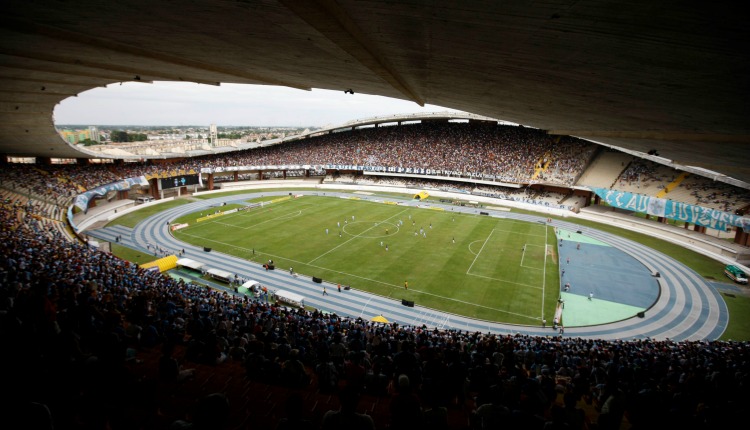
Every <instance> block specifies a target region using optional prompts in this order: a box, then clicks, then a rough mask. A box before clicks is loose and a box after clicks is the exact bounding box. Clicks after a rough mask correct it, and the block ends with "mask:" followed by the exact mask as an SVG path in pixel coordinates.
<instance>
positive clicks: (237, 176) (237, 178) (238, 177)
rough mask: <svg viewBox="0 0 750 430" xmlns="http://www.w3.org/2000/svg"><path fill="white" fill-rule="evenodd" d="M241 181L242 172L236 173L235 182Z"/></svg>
mask: <svg viewBox="0 0 750 430" xmlns="http://www.w3.org/2000/svg"><path fill="white" fill-rule="evenodd" d="M239 180H240V172H238V171H235V172H234V182H237V181H239Z"/></svg>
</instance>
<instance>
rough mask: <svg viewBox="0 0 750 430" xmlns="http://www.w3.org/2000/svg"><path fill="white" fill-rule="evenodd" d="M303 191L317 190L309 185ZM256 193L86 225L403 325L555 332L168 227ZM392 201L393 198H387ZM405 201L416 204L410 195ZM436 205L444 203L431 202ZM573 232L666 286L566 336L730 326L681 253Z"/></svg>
mask: <svg viewBox="0 0 750 430" xmlns="http://www.w3.org/2000/svg"><path fill="white" fill-rule="evenodd" d="M288 193H289V191H288V190H285V191H279V192H264V195H279V196H282V195H288ZM300 193H301V194H310V195H315V194H318V193H314V192H313V193H311V192H309V191H301V192H300ZM326 195H327V196H333V197H336V196H339V195H342V196H347V195H350V194H347V193H332V192H326ZM253 197H257V193H249V194H246V195H232V196H226V197H218V198H215V199H210V200H202V201H197V202H193V203H189V204H186V205H182V206H179V207H176V208H173V209H169V210H166V211H164V212H161V213H159V214H156V215H154V216H151V217H149V218H148V219H146V220H143V221H141V222H140V223H139V224H138V225H136V226H135V228H133V229H131V228H128V227H124V226H112V227H105V228H102V229H98V230H92V231H87V233H88V234H90V235H92V236H94V237H97V238H100V239H103V240H107V241H110V242H114V241H115V237H116V236H118V235H121V236H122V240H121V244H123V245H125V246H128V247H131V248H134V249H139V250H141V251H143V252H145V253H148V250H147V245H148V244H159V246H160V247H162V248H164V249H171V250H173V251H177V250H181V249H185V255H184V258H190V259H193V260H196V261H200V262H202V263H205V264H206V265H207V266H208V267H213V268H221V269H223V270H227V271H229V272H232V273H237V274H238V275H239V276H240V277H242V278H245V279H255V280H258V281H260V282H261V283H262V284H264V285H266V286H268V287H270V288H271V289H282V290H287V291H292V292H295V293H298V294H301V295H303V296H305V304H307V305H308V306H312V307H315V308H317V309H321V310H325V311H329V312H335V313H336V314H338V315H348V316H351V317H355V318H356V317H360V316H361V317H362V318H364V319H367V320H369V319H370V318H372V317H373V316H375V315H381V314H382V315H385V316H386V317H387V318H388V319H389V320H390V321H392V322H393V321H395V322H398V323H399V324H401V325H418V326H421V325H423V324H424V325H427V326H428V327H430V328H432V327H437V328H439V329H454V330H468V331H471V332H473V331H481V332H492V333H498V334H517V333H520V334H527V335H534V336H547V335H556V334H557V333H556V332H553V331H552V329H551V328H546V329H544V328H542V327H538V326H524V325H512V324H500V323H494V322H488V321H481V320H475V319H471V318H466V317H463V316H459V315H454V314H450V313H446V312H441V311H437V310H434V309H429V308H424V307H421V306H419V305H416V306H415V307H413V308H409V307H406V306H402V305H401V302H400V301H396V300H393V299H388V298H385V297H382V296H378V295H374V294H370V293H366V292H363V291H358V290H349V291H344V292H342V293H338V292H337V291H336V285H335V284H328V283H325V282H324V284H326V287H327V290H328V291H329V294H328V295H327V296H322V294H321V291H322V288H321V285H320V284H316V283H313V282H312V279H311V278H310V277H305V276H303V275H301V276H299V277H292V276H290V275H289V273H288V272H286V271H281V270H273V271H266V270H264V269H263V268H262V267H261V266H260V265H258V264H256V263H250V262H248V261H246V260H243V259H240V258H236V257H232V256H230V255H226V254H221V253H218V252H210V253H209V252H204V251H203V248H202V247H197V246H193V245H188V244H186V243H184V242H181V241H179V240H177V239H175V238H174V237H173V236H172V235H171V234H170V231H169V228H168V226H167V223H168V222H170V221H172V220H174V219H176V218H178V217H180V216H182V215H185V214H188V213H191V212H195V211H198V210H201V209H204V210H205V209H207V208H209V207H211V206H215V205H217V204H219V203H223V202H227V203H230V202H238V201H243V200H246V199H248V198H253ZM359 197H361V198H362V199H363V200H379V199H380V198H377V197H368V196H359ZM389 199H392V198H390V197H389ZM402 204H403V205H416V203H414V202H412V201H409V200H404V201H403V202H402ZM432 206H438V205H435V204H432ZM451 208H452V209H453V210H454V212H465V213H472V214H473V213H475V212H476V209H473V208H468V207H455V206H451ZM491 216H494V217H503V218H509V219H517V220H521V221H528V222H542V223H544V222H545V221H546V218H544V217H542V216H534V215H524V214H517V213H512V212H502V213H492V212H491ZM550 225H552V226H555V227H561V228H564V229H568V230H571V231H577V230H581V231H582V233H583V234H585V235H587V236H590V237H592V238H594V239H598V240H600V241H602V242H606V243H608V244H610V245H612V246H614V247H617V248H618V249H620V250H621V251H623V252H625V253H627V254H630V255H631V256H633V257H634V258H635V259H637V260H638V261H640V262H641V263H642V264H643V265H644V266H645V267H646V268H648V269H649V270H651V271H652V272H659V273H660V274H661V277H660V278H659V284H660V286H661V292H660V294H659V298H658V299H657V301H656V302H655V303H654V304H653V305H652V307H651V308H650V309H648V310H647V312H646V317H645V318H637V317H633V318H629V319H626V320H622V321H617V322H613V323H609V324H602V325H596V326H586V327H566V328H565V336H566V337H582V338H591V339H605V340H617V339H623V340H627V339H643V338H651V339H658V340H663V339H667V338H669V339H671V340H675V341H685V340H715V339H718V338H719V337H720V336H721V334H722V333H723V332H724V330H725V329H726V326H727V323H728V321H729V312H728V310H727V308H726V304H725V303H724V300H723V299H722V298H721V296H720V295H719V293H718V291H716V289H714V288H713V287H712V286H711V285H710V284H709V283H708V282H707V281H706V280H704V279H703V278H702V277H701V276H700V275H698V274H697V273H695V272H694V271H693V270H691V269H690V268H688V267H686V266H684V265H682V264H681V263H679V262H678V261H676V260H675V259H673V258H671V257H669V256H667V255H664V254H662V253H660V252H657V251H654V250H652V249H650V248H648V247H645V246H643V245H641V244H639V243H636V242H633V241H630V240H627V239H623V238H621V237H618V236H615V235H612V234H609V233H604V232H602V231H599V230H596V229H592V228H589V227H583V226H579V225H576V224H575V223H572V222H568V221H559V220H552V222H551V224H550Z"/></svg>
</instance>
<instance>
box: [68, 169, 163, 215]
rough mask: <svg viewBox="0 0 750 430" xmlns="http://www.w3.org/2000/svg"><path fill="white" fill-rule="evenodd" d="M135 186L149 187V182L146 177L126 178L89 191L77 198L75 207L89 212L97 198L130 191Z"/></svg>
mask: <svg viewBox="0 0 750 430" xmlns="http://www.w3.org/2000/svg"><path fill="white" fill-rule="evenodd" d="M134 185H140V186H143V187H147V186H148V180H147V179H146V177H145V176H137V177H135V178H126V179H122V180H119V181H117V182H112V183H111V184H106V185H100V186H98V187H96V188H93V189H91V190H88V191H86V192H84V193H81V194H79V195H77V196H76V199H75V205H76V207H78V208H79V209H81V210H82V211H84V212H85V211H87V210H88V207H89V201H90V200H91V199H93V198H95V197H104V196H106V195H107V193H108V192H110V191H122V190H129V189H130V188H131V187H132V186H134Z"/></svg>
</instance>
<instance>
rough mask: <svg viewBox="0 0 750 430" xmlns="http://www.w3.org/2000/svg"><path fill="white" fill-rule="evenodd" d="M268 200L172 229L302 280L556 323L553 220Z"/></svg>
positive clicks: (490, 316) (465, 311) (326, 200)
mask: <svg viewBox="0 0 750 430" xmlns="http://www.w3.org/2000/svg"><path fill="white" fill-rule="evenodd" d="M264 200H265V201H264V202H263V205H262V206H259V205H257V204H258V203H259V202H260V201H261V200H260V199H259V200H248V201H237V202H234V203H236V204H229V205H227V206H223V207H216V208H214V209H212V210H211V211H205V210H204V211H203V212H201V213H193V214H190V215H187V216H184V217H182V218H180V219H178V220H176V221H175V223H186V224H188V226H187V227H184V228H182V229H179V230H175V231H174V232H173V234H174V236H175V237H177V238H178V239H180V240H182V241H185V242H188V243H191V244H194V245H197V246H202V247H210V248H212V249H213V250H215V251H219V252H223V253H226V254H231V255H235V256H237V257H240V258H244V259H247V260H250V261H253V262H254V263H257V264H263V263H266V262H267V261H268V260H273V262H274V265H275V266H276V270H285V271H288V270H289V269H290V268H294V271H295V272H296V273H298V274H299V276H309V277H312V276H315V277H318V278H322V279H323V280H325V281H327V282H332V283H340V284H341V285H342V287H343V286H346V285H351V287H352V288H355V289H360V290H366V291H369V292H372V293H375V294H379V295H382V296H385V297H390V298H394V299H397V300H402V299H405V300H410V301H414V302H415V303H416V304H418V305H422V306H426V307H431V308H435V309H439V310H442V311H446V312H451V313H454V314H460V315H466V316H470V317H473V318H478V319H483V320H489V321H499V322H506V323H515V324H536V323H538V322H539V321H541V319H542V318H543V317H544V318H547V320H549V321H551V320H552V315H554V309H555V304H556V301H557V299H558V297H559V285H560V281H559V275H558V261H557V260H558V258H557V249H556V238H555V235H554V230H553V229H552V228H551V227H548V226H547V225H545V224H542V223H533V222H522V221H517V220H511V219H505V218H495V217H489V216H482V215H466V214H459V213H454V212H452V211H450V210H443V209H440V210H437V209H435V208H432V209H430V208H418V207H416V205H417V203H413V202H410V203H403V202H402V203H401V204H396V202H385V201H383V202H369V201H362V200H358V199H356V198H339V197H321V196H308V195H306V196H301V197H299V198H293V197H275V198H273V200H271V199H269V198H265V199H264ZM253 204H255V205H256V206H254V207H250V208H248V209H245V210H240V211H237V212H234V213H229V214H223V215H220V214H214V213H215V212H220V211H226V210H227V209H234V208H237V207H244V206H247V205H253ZM209 214H213V215H212V217H210V218H207V216H208V215H209ZM199 218H203V220H202V221H200V222H198V221H197V220H198V219H199ZM206 218H207V219H206ZM407 283H408V285H407Z"/></svg>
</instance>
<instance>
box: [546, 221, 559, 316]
mask: <svg viewBox="0 0 750 430" xmlns="http://www.w3.org/2000/svg"><path fill="white" fill-rule="evenodd" d="M548 232H549V227H546V228H545V229H544V266H543V267H542V319H544V293H545V291H546V287H547V285H546V284H547V247H548V246H549V245H548V244H547V233H548ZM555 240H557V239H555Z"/></svg>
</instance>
